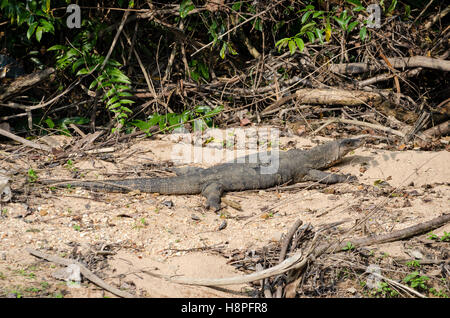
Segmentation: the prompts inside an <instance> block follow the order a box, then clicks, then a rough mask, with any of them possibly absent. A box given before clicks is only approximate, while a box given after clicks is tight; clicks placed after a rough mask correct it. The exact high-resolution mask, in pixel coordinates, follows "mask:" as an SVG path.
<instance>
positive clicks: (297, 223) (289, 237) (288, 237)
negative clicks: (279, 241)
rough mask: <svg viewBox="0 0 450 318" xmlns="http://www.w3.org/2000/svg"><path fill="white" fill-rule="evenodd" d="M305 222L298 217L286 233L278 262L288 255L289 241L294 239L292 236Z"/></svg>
mask: <svg viewBox="0 0 450 318" xmlns="http://www.w3.org/2000/svg"><path fill="white" fill-rule="evenodd" d="M302 224H303V221H302V220H300V219H298V220H297V221H295V223H294V225H292V227H291V229H290V230H289V232H288V233H287V234H286V237H285V238H284V241H283V245H281V251H280V257H279V259H278V262H280V263H281V262H282V261H284V258H285V257H286V252H287V249H288V246H289V243H290V242H291V240H292V237H293V236H294V234H295V232H297V229H298V228H299V227H300V226H301V225H302Z"/></svg>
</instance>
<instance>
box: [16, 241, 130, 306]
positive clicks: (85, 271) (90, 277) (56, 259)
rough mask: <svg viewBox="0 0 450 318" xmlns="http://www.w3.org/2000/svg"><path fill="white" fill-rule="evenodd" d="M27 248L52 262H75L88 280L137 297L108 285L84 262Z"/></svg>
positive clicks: (66, 264)
mask: <svg viewBox="0 0 450 318" xmlns="http://www.w3.org/2000/svg"><path fill="white" fill-rule="evenodd" d="M25 250H26V251H27V252H28V253H30V254H31V255H34V256H36V257H39V258H43V259H45V260H47V261H49V262H52V263H57V264H60V265H64V266H69V265H71V264H75V265H77V266H79V267H80V272H81V274H83V276H84V277H86V278H87V279H88V280H90V281H91V282H92V283H94V284H95V285H97V286H99V287H101V288H103V289H105V290H107V291H109V292H110V293H112V294H114V295H116V296H119V297H124V298H134V297H135V296H133V295H131V294H130V293H127V292H125V291H122V290H120V289H117V288H116V287H113V286H110V285H108V284H107V283H105V282H104V281H103V280H101V279H100V278H99V277H98V276H96V275H95V274H94V273H92V272H91V271H90V270H89V269H87V267H85V266H84V265H83V264H81V263H79V262H77V261H75V260H73V259H67V258H62V257H59V256H53V255H48V254H46V253H44V252H41V251H37V250H34V249H31V248H26V249H25Z"/></svg>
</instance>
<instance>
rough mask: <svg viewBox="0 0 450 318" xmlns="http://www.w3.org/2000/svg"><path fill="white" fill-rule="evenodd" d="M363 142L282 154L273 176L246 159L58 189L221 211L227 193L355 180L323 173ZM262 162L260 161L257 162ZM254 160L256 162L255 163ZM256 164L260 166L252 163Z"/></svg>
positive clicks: (350, 141)
mask: <svg viewBox="0 0 450 318" xmlns="http://www.w3.org/2000/svg"><path fill="white" fill-rule="evenodd" d="M361 144H362V140H360V139H340V140H336V141H331V142H328V143H325V144H323V145H320V146H316V147H314V148H312V149H310V150H300V149H292V150H289V151H286V152H280V153H279V161H278V168H277V169H275V171H273V172H271V173H267V170H265V169H266V168H267V167H268V164H267V163H266V164H264V163H261V161H258V160H259V157H258V156H256V155H250V156H246V157H243V158H241V159H243V160H244V162H243V163H224V164H220V165H216V166H213V167H211V168H208V169H201V168H194V169H193V171H189V172H187V173H186V174H184V175H179V176H176V177H170V178H141V179H123V180H105V181H74V182H70V183H69V182H65V183H63V184H58V185H68V184H70V185H71V186H74V187H83V188H87V189H95V190H104V191H120V192H127V191H132V190H140V191H142V192H150V193H155V192H157V193H161V194H199V193H201V194H202V195H204V196H205V197H206V199H207V201H206V207H207V208H209V207H211V208H213V209H215V210H219V209H220V198H221V196H222V194H223V193H224V192H228V191H242V190H250V189H267V188H270V187H273V186H276V185H280V184H284V183H287V182H291V181H293V182H300V181H305V180H314V181H318V182H321V183H327V184H332V183H337V182H344V181H346V180H349V179H354V177H352V176H346V175H337V174H332V173H326V172H323V171H320V170H321V169H325V168H328V167H331V166H332V165H334V164H336V163H337V162H339V161H340V160H341V159H342V158H343V157H344V156H345V155H346V154H347V153H348V152H350V151H352V150H354V149H356V148H358V147H359V146H361ZM255 158H258V159H255ZM252 159H254V160H253V161H251V160H252ZM248 161H250V162H256V163H248Z"/></svg>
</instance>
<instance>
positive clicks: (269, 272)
mask: <svg viewBox="0 0 450 318" xmlns="http://www.w3.org/2000/svg"><path fill="white" fill-rule="evenodd" d="M447 222H450V214H444V215H442V216H440V217H437V218H434V219H432V220H430V221H427V222H423V223H419V224H417V225H413V226H410V227H407V228H405V229H402V230H398V231H394V232H391V233H386V234H381V235H376V236H368V237H364V238H359V239H349V240H345V241H344V243H342V242H338V243H332V244H328V243H325V244H322V245H320V246H318V247H316V248H314V250H313V251H307V252H305V253H304V252H303V251H298V252H297V253H295V254H294V255H293V256H291V257H289V258H287V259H285V260H284V261H283V262H281V263H280V264H278V265H276V266H273V267H270V268H268V269H265V270H263V271H260V272H255V273H252V274H249V275H245V276H235V277H227V278H217V279H202V278H198V279H196V278H185V277H175V278H170V281H171V282H174V283H179V284H185V285H201V286H223V285H235V284H243V283H250V282H253V281H257V280H261V279H264V278H268V277H271V276H275V275H279V274H282V273H285V272H287V271H290V270H293V269H300V268H302V267H303V266H304V265H305V264H306V263H307V262H308V261H309V260H310V259H313V258H317V257H319V256H320V255H322V254H324V253H335V252H340V251H342V250H343V248H345V247H347V244H348V242H351V244H352V246H353V247H354V248H358V247H363V246H370V245H374V244H382V243H388V242H394V241H398V240H402V239H406V238H409V237H413V236H415V235H418V234H421V233H424V232H428V231H431V230H433V229H435V228H438V227H440V226H442V225H444V224H446V223H447ZM317 237H318V236H317V235H316V236H315V237H314V239H313V242H312V243H311V246H314V243H315V241H316V239H317ZM310 249H311V248H310Z"/></svg>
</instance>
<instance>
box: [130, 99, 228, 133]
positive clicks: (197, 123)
mask: <svg viewBox="0 0 450 318" xmlns="http://www.w3.org/2000/svg"><path fill="white" fill-rule="evenodd" d="M222 110H223V106H218V107H216V108H214V109H211V108H210V107H209V106H196V107H195V108H194V109H193V110H185V111H184V112H182V113H181V114H175V113H167V114H158V113H156V114H153V115H151V116H150V117H149V118H148V120H147V121H143V120H133V121H131V122H130V125H132V126H135V127H137V128H139V129H140V130H142V131H148V130H149V129H150V128H151V127H153V126H155V125H158V126H159V129H160V131H172V130H174V129H176V128H178V127H181V126H182V125H184V124H186V123H190V122H193V123H194V130H203V129H205V128H207V127H212V126H213V124H214V121H213V117H214V116H215V115H217V114H219V113H220V112H221V111H222ZM149 134H150V133H149Z"/></svg>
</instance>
